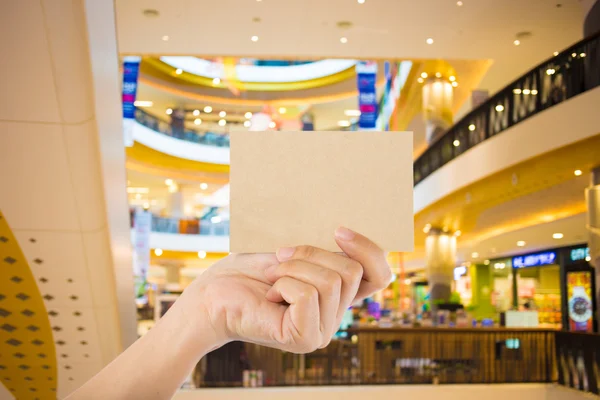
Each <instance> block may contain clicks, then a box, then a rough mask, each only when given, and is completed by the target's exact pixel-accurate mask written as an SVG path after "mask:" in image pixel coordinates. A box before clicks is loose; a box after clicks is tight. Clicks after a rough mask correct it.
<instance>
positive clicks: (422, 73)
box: [421, 72, 429, 79]
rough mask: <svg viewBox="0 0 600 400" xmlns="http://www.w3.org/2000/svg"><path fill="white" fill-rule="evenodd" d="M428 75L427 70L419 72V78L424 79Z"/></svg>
mask: <svg viewBox="0 0 600 400" xmlns="http://www.w3.org/2000/svg"><path fill="white" fill-rule="evenodd" d="M428 76H429V75H427V72H421V78H423V79H425V78H427V77H428Z"/></svg>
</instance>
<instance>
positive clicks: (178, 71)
mask: <svg viewBox="0 0 600 400" xmlns="http://www.w3.org/2000/svg"><path fill="white" fill-rule="evenodd" d="M182 72H183V70H182V69H181V68H177V69H176V70H175V73H176V74H177V75H181V73H182Z"/></svg>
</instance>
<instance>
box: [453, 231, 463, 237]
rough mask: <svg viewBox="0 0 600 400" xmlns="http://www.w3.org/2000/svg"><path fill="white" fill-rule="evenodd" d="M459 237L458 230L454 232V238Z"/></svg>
mask: <svg viewBox="0 0 600 400" xmlns="http://www.w3.org/2000/svg"><path fill="white" fill-rule="evenodd" d="M460 235H462V232H461V231H460V229H459V230H457V231H455V232H454V236H456V237H459V236H460Z"/></svg>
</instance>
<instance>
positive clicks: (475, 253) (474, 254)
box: [471, 251, 479, 258]
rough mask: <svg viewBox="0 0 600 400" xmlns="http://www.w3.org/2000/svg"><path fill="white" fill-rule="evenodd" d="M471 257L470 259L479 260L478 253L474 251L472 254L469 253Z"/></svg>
mask: <svg viewBox="0 0 600 400" xmlns="http://www.w3.org/2000/svg"><path fill="white" fill-rule="evenodd" d="M471 257H472V258H479V253H478V252H476V251H474V252H473V253H471Z"/></svg>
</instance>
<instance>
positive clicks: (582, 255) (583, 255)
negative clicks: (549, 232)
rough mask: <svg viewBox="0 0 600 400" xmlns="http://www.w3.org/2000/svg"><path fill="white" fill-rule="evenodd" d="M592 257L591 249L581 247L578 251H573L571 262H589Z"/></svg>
mask: <svg viewBox="0 0 600 400" xmlns="http://www.w3.org/2000/svg"><path fill="white" fill-rule="evenodd" d="M589 256H590V248H589V247H579V248H577V249H573V250H571V254H570V257H571V261H581V260H587V259H588V257H589Z"/></svg>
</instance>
